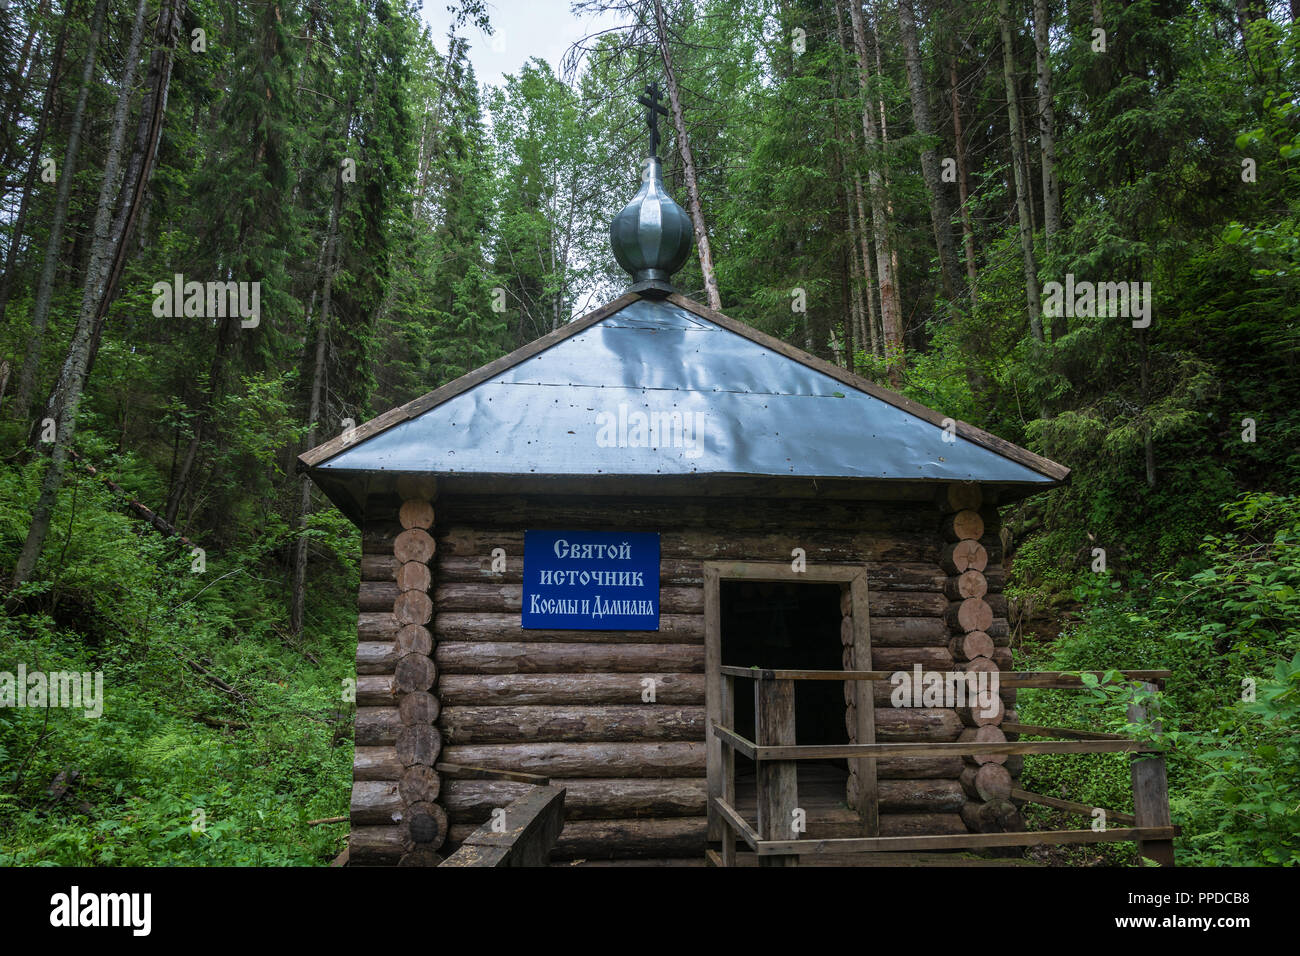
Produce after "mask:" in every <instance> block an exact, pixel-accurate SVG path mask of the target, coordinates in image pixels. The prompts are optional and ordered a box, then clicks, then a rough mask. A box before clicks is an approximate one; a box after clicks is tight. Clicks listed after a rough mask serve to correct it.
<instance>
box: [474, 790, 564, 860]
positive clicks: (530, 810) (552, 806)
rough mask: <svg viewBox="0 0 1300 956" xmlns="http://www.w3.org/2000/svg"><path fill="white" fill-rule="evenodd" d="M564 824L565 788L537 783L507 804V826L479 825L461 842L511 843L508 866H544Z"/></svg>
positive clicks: (509, 844) (497, 844) (487, 845)
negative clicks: (534, 786) (537, 784)
mask: <svg viewBox="0 0 1300 956" xmlns="http://www.w3.org/2000/svg"><path fill="white" fill-rule="evenodd" d="M563 827H564V788H563V787H554V786H548V787H536V788H534V789H533V790H532V791H531V792H529V793H527V794H525V795H524V796H522V797H520V798H519V799H518V800H515V801H514V802H512V803H511V804H509V805H508V806H507V807H505V820H504V829H500V830H498V829H495V828H494V826H493V823H492V822H489V823H487V824H484V825H483V826H481V827H479V828H478V829H477V830H475V831H474V832H473V833H471V834H470V835H469V836H468V837H466V838H465V839H464V840H463V841H462V843H461V845H462V846H481V847H508V848H509V850H510V853H509V855H508V856H507V857H506V862H505V864H504V865H505V866H545V865H546V864H547V862H548V861H549V859H550V852H551V848H552V847H553V846H554V845H555V841H556V840H557V839H558V838H559V835H560V831H561V829H563Z"/></svg>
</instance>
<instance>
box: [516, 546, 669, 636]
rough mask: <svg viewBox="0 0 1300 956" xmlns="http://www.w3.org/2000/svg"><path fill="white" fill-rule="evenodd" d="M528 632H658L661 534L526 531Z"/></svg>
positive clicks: (525, 615) (525, 614) (525, 617)
mask: <svg viewBox="0 0 1300 956" xmlns="http://www.w3.org/2000/svg"><path fill="white" fill-rule="evenodd" d="M523 596H524V606H523V618H522V621H521V622H520V623H521V625H522V626H523V627H524V628H525V629H527V630H540V629H543V628H555V629H560V630H579V631H657V630H659V535H657V534H652V533H647V532H630V533H629V532H623V531H525V532H524V595H523Z"/></svg>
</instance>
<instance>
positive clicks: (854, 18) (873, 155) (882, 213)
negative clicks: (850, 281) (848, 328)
mask: <svg viewBox="0 0 1300 956" xmlns="http://www.w3.org/2000/svg"><path fill="white" fill-rule="evenodd" d="M845 2H846V3H848V7H849V21H850V23H851V24H852V30H853V46H854V49H855V50H856V52H857V56H858V84H859V88H860V90H861V92H862V98H863V103H862V135H863V138H864V142H865V145H866V152H867V155H868V159H869V163H870V164H869V166H868V169H867V185H868V192H869V193H870V195H871V219H872V236H873V238H874V240H875V246H876V274H877V277H878V279H879V282H880V324H881V328H882V331H883V333H884V343H883V349H884V351H885V353H886V356H887V357H888V358H889V360H890V372H889V378H890V381H891V382H892V383H893V384H895V385H897V384H899V383H900V382H901V381H902V373H901V364H902V360H903V318H902V310H901V309H900V307H899V303H898V290H897V289H896V288H895V287H894V282H893V268H892V265H891V259H892V250H891V247H890V241H889V214H888V212H887V207H888V200H887V197H886V196H885V189H884V180H883V177H882V176H881V171H880V162H881V156H880V137H879V134H878V133H877V131H876V120H875V116H874V113H875V97H874V96H873V95H872V93H871V88H870V87H871V70H870V67H869V65H868V61H867V36H866V30H865V28H864V26H863V22H862V9H861V7H860V6H859V5H858V3H857V2H856V0H845Z"/></svg>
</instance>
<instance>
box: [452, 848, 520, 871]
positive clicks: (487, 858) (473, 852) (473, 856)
mask: <svg viewBox="0 0 1300 956" xmlns="http://www.w3.org/2000/svg"><path fill="white" fill-rule="evenodd" d="M509 859H510V847H508V846H462V847H461V848H460V849H459V850H457V851H456V852H455V853H453V854H452V855H451V856H449V857H447V859H445V860H443V861H442V862H441V863H439V864H438V865H439V866H487V867H501V866H509V865H510V864H509V863H508V862H507V861H508V860H509Z"/></svg>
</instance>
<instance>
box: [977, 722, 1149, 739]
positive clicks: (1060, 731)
mask: <svg viewBox="0 0 1300 956" xmlns="http://www.w3.org/2000/svg"><path fill="white" fill-rule="evenodd" d="M1002 730H1003V731H1004V732H1005V733H1008V734H1030V735H1031V736H1034V737H1064V738H1066V739H1067V740H1127V739H1128V738H1127V737H1124V736H1123V735H1121V734H1103V733H1100V732H1095V731H1091V730H1074V729H1073V728H1071V727H1044V726H1040V725H1039V724H1015V723H1007V722H1003V724H1002Z"/></svg>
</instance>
